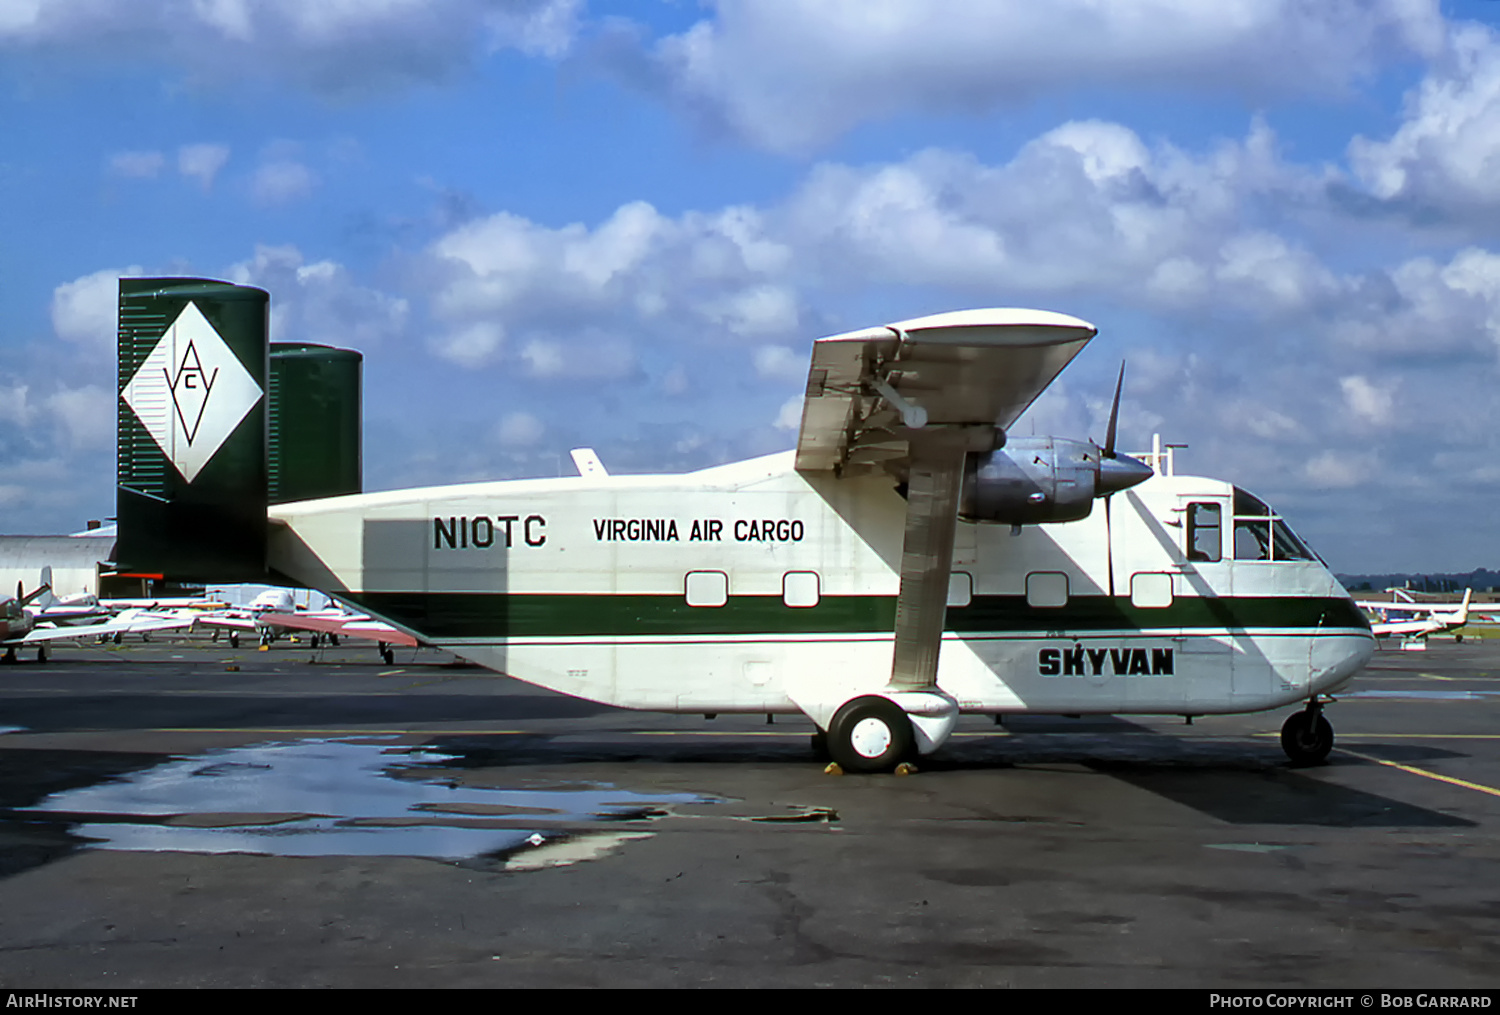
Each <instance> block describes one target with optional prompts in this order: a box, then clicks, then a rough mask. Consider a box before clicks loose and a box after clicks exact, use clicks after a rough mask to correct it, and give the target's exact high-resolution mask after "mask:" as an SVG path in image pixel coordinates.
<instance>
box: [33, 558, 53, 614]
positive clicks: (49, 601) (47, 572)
mask: <svg viewBox="0 0 1500 1015" xmlns="http://www.w3.org/2000/svg"><path fill="white" fill-rule="evenodd" d="M37 592H38V593H39V595H38V596H37V597H36V604H37V606H39V607H41V608H42V609H44V610H45V609H46V608H47V607H49V606H56V605H57V596H56V595H54V594H53V592H52V565H51V564H47V565H46V566H44V567H43V568H42V587H41V588H40V589H38V590H37Z"/></svg>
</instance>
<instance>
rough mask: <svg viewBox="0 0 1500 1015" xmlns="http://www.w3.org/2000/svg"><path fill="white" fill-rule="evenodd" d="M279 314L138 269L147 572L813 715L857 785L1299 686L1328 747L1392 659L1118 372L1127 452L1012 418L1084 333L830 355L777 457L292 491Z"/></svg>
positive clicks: (126, 492) (140, 521)
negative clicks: (1036, 725)
mask: <svg viewBox="0 0 1500 1015" xmlns="http://www.w3.org/2000/svg"><path fill="white" fill-rule="evenodd" d="M268 302H269V297H268V296H267V294H266V293H265V292H264V291H262V290H259V289H254V288H250V287H246V286H237V285H230V284H228V283H224V282H216V281H212V280H205V279H177V278H158V279H121V281H120V400H119V405H118V411H119V423H120V453H119V463H120V473H119V484H118V513H119V523H120V524H119V533H120V535H119V542H118V549H117V553H116V556H117V557H118V563H119V564H120V565H121V566H122V567H129V568H132V569H148V568H149V569H150V570H152V571H157V572H164V573H166V574H168V575H169V576H175V577H180V578H184V579H191V578H196V579H199V580H209V581H271V582H274V583H279V584H301V585H306V586H308V587H311V588H315V589H318V590H320V591H322V592H325V593H327V594H329V595H331V596H333V597H334V598H336V599H338V600H340V601H342V602H344V603H347V604H349V605H350V606H352V607H353V608H356V609H358V610H360V611H363V612H366V613H368V614H370V615H372V616H374V617H376V618H379V619H380V620H383V621H385V622H388V623H390V624H392V625H394V626H395V627H397V628H398V629H400V630H403V631H406V632H409V633H410V634H411V635H412V636H413V637H414V638H417V639H420V640H421V641H422V642H423V643H425V644H429V645H434V646H437V647H440V648H443V649H446V650H448V651H451V652H453V653H455V654H456V655H459V656H462V657H464V658H467V659H470V660H472V661H474V662H476V663H479V664H481V665H484V666H487V667H490V668H492V669H494V670H497V671H500V672H503V673H506V674H508V675H510V676H512V677H515V678H518V679H520V680H523V681H528V682H530V683H533V684H538V685H541V686H543V687H547V688H551V689H553V690H556V691H560V692H563V693H566V694H571V695H576V696H579V697H582V698H587V699H591V700H594V701H598V702H603V703H607V704H610V705H617V706H623V707H627V708H636V709H649V710H659V711H664V712H677V713H704V714H706V715H714V714H717V713H767V714H778V713H780V714H796V713H802V714H804V715H806V716H808V717H809V718H810V719H811V720H812V721H813V722H814V723H815V724H816V725H817V727H818V730H819V731H820V732H819V734H817V735H816V736H815V738H814V740H815V743H817V744H819V745H820V746H821V747H822V748H823V749H825V750H826V751H827V753H828V754H829V755H831V756H832V758H833V759H834V760H835V761H836V762H837V763H838V764H839V765H841V766H842V767H843V768H844V769H846V770H851V771H882V770H892V769H896V768H898V767H900V766H902V765H905V764H908V763H909V762H911V761H912V760H913V759H915V758H916V757H917V756H918V755H925V754H928V753H931V752H933V751H936V750H937V749H938V748H939V747H940V746H941V745H942V744H943V742H944V740H945V739H946V738H947V737H948V736H949V734H950V733H951V732H952V731H953V729H954V725H955V723H956V722H957V720H958V717H959V715H960V714H963V713H979V714H990V715H997V716H1003V715H1009V714H1017V713H1044V714H1084V713H1094V714H1101V713H1102V714H1157V715H1162V714H1165V715H1182V716H1187V717H1192V716H1199V715H1207V714H1224V713H1244V712H1256V711H1261V710H1266V709H1272V708H1277V707H1280V706H1284V705H1289V704H1294V703H1298V702H1302V703H1305V704H1304V706H1303V707H1302V708H1300V709H1298V710H1297V711H1296V712H1294V713H1293V714H1292V715H1291V717H1290V718H1289V719H1288V720H1287V721H1286V724H1285V726H1284V727H1283V730H1282V744H1283V747H1284V748H1285V750H1286V752H1287V754H1288V755H1289V756H1290V757H1291V759H1292V760H1293V761H1294V762H1296V763H1314V762H1318V761H1321V760H1322V759H1323V758H1325V757H1326V756H1327V754H1328V752H1329V751H1330V750H1331V748H1332V744H1333V733H1332V729H1331V727H1330V725H1329V723H1328V721H1327V719H1326V718H1325V717H1324V716H1323V714H1322V709H1323V704H1324V702H1325V700H1326V695H1327V694H1328V693H1329V692H1331V691H1334V690H1336V689H1338V688H1339V687H1341V686H1342V685H1344V684H1345V683H1346V682H1348V681H1349V680H1350V678H1352V677H1353V676H1354V674H1355V673H1356V672H1358V671H1359V669H1360V668H1361V667H1362V666H1364V664H1365V663H1366V662H1367V661H1368V660H1369V658H1370V656H1371V654H1372V652H1373V650H1374V639H1373V637H1372V635H1371V632H1370V625H1369V623H1368V621H1367V620H1366V619H1365V617H1364V615H1363V614H1362V613H1361V612H1360V611H1359V609H1358V608H1357V607H1356V606H1355V604H1354V603H1353V601H1352V600H1351V599H1350V597H1349V595H1348V594H1347V593H1346V592H1345V591H1344V590H1343V588H1341V587H1340V585H1339V584H1338V582H1337V581H1336V580H1335V579H1334V577H1333V575H1332V574H1331V573H1330V572H1329V571H1328V569H1327V568H1326V567H1325V566H1324V565H1323V563H1322V561H1320V560H1319V559H1318V558H1317V557H1316V556H1315V555H1314V554H1313V553H1312V552H1310V551H1309V550H1308V549H1307V548H1306V546H1305V545H1304V544H1303V543H1302V542H1301V541H1300V540H1299V539H1298V537H1297V536H1296V535H1295V533H1293V531H1292V529H1291V528H1290V527H1289V526H1288V525H1287V524H1286V522H1284V521H1283V520H1282V519H1281V518H1280V517H1279V516H1278V515H1276V513H1275V512H1274V511H1272V510H1271V509H1270V507H1268V506H1267V505H1266V504H1265V503H1264V502H1262V501H1260V500H1258V499H1257V498H1255V497H1253V496H1251V495H1250V494H1248V493H1246V492H1245V491H1243V490H1241V489H1238V488H1236V487H1235V486H1233V485H1231V484H1230V483H1227V482H1222V481H1219V480H1214V479H1204V478H1199V477H1191V476H1179V475H1168V474H1160V473H1157V472H1155V471H1153V469H1152V468H1151V467H1150V466H1148V465H1146V464H1145V463H1143V462H1141V461H1139V460H1137V459H1135V458H1131V457H1129V456H1127V455H1123V454H1120V453H1118V452H1116V450H1115V448H1114V443H1115V436H1114V435H1115V429H1116V427H1115V415H1116V413H1117V410H1118V404H1119V388H1118V386H1117V388H1116V392H1115V410H1114V411H1112V413H1111V418H1110V423H1109V429H1108V435H1107V437H1106V440H1105V444H1104V446H1102V447H1101V446H1099V445H1096V444H1094V443H1093V442H1091V441H1077V440H1065V439H1062V438H1057V437H1022V436H1016V435H1012V434H1009V433H1008V431H1010V430H1011V428H1012V425H1013V424H1014V422H1015V421H1016V419H1017V417H1019V416H1020V415H1021V413H1022V412H1023V411H1024V410H1025V409H1026V408H1027V406H1029V405H1030V404H1031V403H1032V402H1033V401H1034V400H1035V399H1036V398H1037V396H1038V395H1039V394H1041V392H1042V391H1043V390H1044V389H1045V388H1046V387H1047V385H1048V384H1050V383H1051V382H1052V380H1053V379H1054V378H1055V377H1056V376H1057V375H1058V374H1059V373H1060V372H1061V371H1062V369H1063V368H1064V367H1065V366H1067V364H1068V363H1069V362H1070V361H1071V360H1072V359H1073V357H1074V356H1076V355H1077V354H1078V352H1079V351H1080V350H1081V349H1082V348H1083V347H1084V345H1085V344H1086V343H1087V342H1088V341H1089V340H1090V339H1091V338H1092V337H1093V336H1094V334H1095V329H1094V327H1093V326H1092V325H1090V324H1087V323H1085V322H1084V321H1081V320H1079V319H1077V318H1074V317H1069V316H1066V315H1063V314H1059V313H1052V312H1048V311H1037V310H1015V309H991V310H966V311H959V312H955V313H945V314H938V315H935V316H931V317H923V318H919V319H916V320H910V321H903V322H901V323H898V324H892V325H887V326H883V327H874V328H868V329H865V330H862V331H854V332H850V333H847V334H842V335H835V336H833V337H830V338H823V339H819V340H817V341H816V342H815V343H814V345H813V352H812V365H811V369H810V370H809V373H808V380H807V389H806V395H805V399H804V403H803V413H802V425H801V431H800V434H799V436H798V439H797V446H796V449H795V450H793V451H789V452H785V453H782V454H776V455H770V456H767V457H764V458H758V459H754V460H751V461H746V462H740V463H736V464H731V465H723V466H717V467H714V468H708V469H703V470H701V471H698V472H693V473H689V474H686V475H673V476H614V475H609V474H608V473H607V472H606V471H605V470H604V469H603V468H602V467H601V465H600V463H598V461H597V459H596V458H595V457H594V456H592V455H591V454H585V455H583V456H575V460H578V461H579V462H580V472H582V473H583V474H582V475H579V476H576V477H567V478H554V479H531V480H513V481H505V482H491V483H473V484H465V485H461V486H442V487H431V488H425V489H415V490H400V491H392V492H386V493H370V494H351V495H346V496H334V497H322V498H317V499H305V500H297V499H295V498H293V499H291V500H289V501H288V500H287V499H286V497H285V496H284V495H283V496H282V497H281V498H280V500H281V501H282V502H277V500H278V498H276V497H272V498H271V499H270V500H269V501H268V497H267V492H266V490H267V482H268V479H267V477H268V472H269V473H270V474H271V475H272V476H273V477H274V476H275V475H277V474H279V473H278V471H277V470H278V468H279V466H278V465H277V458H276V456H277V455H278V454H282V453H284V452H282V451H278V450H277V449H278V447H281V446H283V445H286V444H287V443H288V439H287V437H286V435H285V434H284V433H280V430H279V428H280V426H281V424H280V423H278V420H288V419H291V418H292V415H293V414H294V413H295V412H296V411H297V410H298V409H299V408H300V407H301V406H300V405H299V404H293V403H292V402H290V400H289V399H290V397H291V396H289V395H287V394H286V391H285V386H283V387H282V388H281V389H278V388H276V386H275V385H272V386H271V388H270V389H269V390H270V392H271V393H270V395H269V396H267V395H266V392H267V391H268V387H267V370H268V367H267V363H268V355H267V348H268V342H267V334H266V320H267V316H266V315H267V307H268ZM278 391H280V394H278ZM304 397H305V396H304ZM356 402H357V395H356ZM268 430H269V432H270V434H271V438H270V450H269V452H268V445H267V438H266V435H267V433H268ZM268 456H269V461H270V465H269V466H268V464H267V463H268ZM283 493H285V491H284V492H283ZM1101 499H1102V500H1103V505H1102V510H1095V502H1096V501H1098V500H1101Z"/></svg>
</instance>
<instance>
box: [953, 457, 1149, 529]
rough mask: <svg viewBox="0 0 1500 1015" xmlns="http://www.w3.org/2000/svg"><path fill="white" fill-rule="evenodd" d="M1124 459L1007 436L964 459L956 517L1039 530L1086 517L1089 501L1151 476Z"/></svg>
mask: <svg viewBox="0 0 1500 1015" xmlns="http://www.w3.org/2000/svg"><path fill="white" fill-rule="evenodd" d="M1151 474H1152V470H1151V467H1150V466H1149V465H1147V464H1146V463H1145V462H1142V461H1139V460H1138V459H1135V458H1131V457H1130V456H1129V455H1115V456H1114V457H1112V458H1105V457H1104V454H1103V451H1102V450H1101V449H1100V448H1099V447H1098V446H1097V445H1095V444H1093V443H1092V442H1089V441H1073V440H1065V439H1063V438H1060V437H1013V438H1011V439H1010V440H1009V441H1007V442H1006V444H1005V446H1004V447H1003V448H1000V449H998V450H995V451H990V452H988V453H986V454H982V455H970V456H969V458H968V461H967V462H966V463H965V464H964V486H963V493H962V494H961V495H960V498H959V507H958V514H959V517H960V518H963V519H965V520H967V521H971V522H1002V523H1005V524H1009V525H1040V524H1043V523H1046V522H1076V521H1079V520H1080V519H1083V518H1087V517H1088V516H1089V512H1091V511H1092V510H1093V508H1094V498H1096V497H1103V496H1106V495H1108V494H1111V493H1117V492H1118V491H1120V490H1124V489H1126V488H1128V487H1132V486H1134V485H1136V484H1137V483H1139V482H1141V481H1142V480H1145V479H1146V478H1148V477H1149V476H1151Z"/></svg>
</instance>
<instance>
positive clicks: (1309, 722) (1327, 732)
mask: <svg viewBox="0 0 1500 1015" xmlns="http://www.w3.org/2000/svg"><path fill="white" fill-rule="evenodd" d="M1281 749H1282V750H1283V751H1285V752H1286V756H1287V757H1288V758H1290V759H1291V761H1292V764H1294V765H1321V764H1323V762H1325V761H1327V760H1328V754H1329V752H1330V751H1332V750H1333V726H1332V725H1331V724H1330V723H1329V722H1328V720H1327V719H1325V718H1323V716H1322V715H1321V714H1319V715H1318V716H1317V718H1316V719H1314V718H1313V716H1312V715H1310V714H1309V713H1307V712H1293V713H1292V714H1291V715H1290V716H1288V717H1287V720H1286V722H1285V723H1284V724H1283V725H1282V727H1281Z"/></svg>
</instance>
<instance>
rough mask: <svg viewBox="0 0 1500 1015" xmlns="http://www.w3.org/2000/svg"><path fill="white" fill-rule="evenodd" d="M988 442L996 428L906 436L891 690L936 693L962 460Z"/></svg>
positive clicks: (927, 431)
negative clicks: (908, 443) (903, 532)
mask: <svg viewBox="0 0 1500 1015" xmlns="http://www.w3.org/2000/svg"><path fill="white" fill-rule="evenodd" d="M993 440H994V428H993V427H989V426H972V427H933V428H931V429H923V430H919V431H913V432H912V433H911V459H910V460H911V471H910V474H909V478H908V480H907V491H906V535H905V542H904V544H903V546H902V549H901V590H900V592H899V593H898V594H897V598H896V632H895V633H896V646H895V653H894V656H893V658H892V662H891V682H890V686H891V687H892V688H893V689H896V690H902V691H919V690H931V689H932V688H934V687H936V686H937V668H938V650H939V649H940V648H941V646H942V640H943V627H944V623H945V621H946V619H947V616H948V576H949V574H950V573H951V572H952V570H953V536H954V532H955V530H956V528H957V525H958V498H959V492H960V490H961V488H962V487H963V479H964V456H965V454H966V453H967V452H969V451H971V450H976V449H977V448H979V447H984V448H988V447H991V446H993V444H992V442H993Z"/></svg>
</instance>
